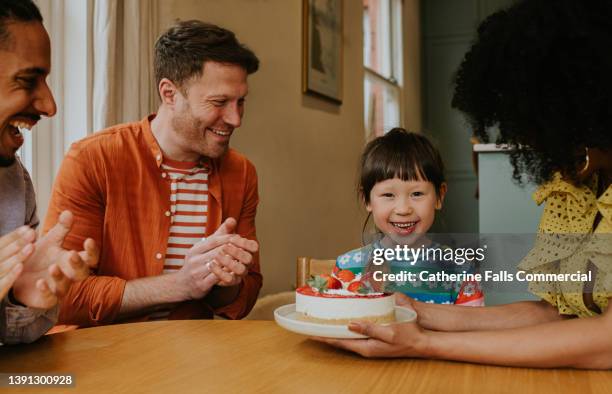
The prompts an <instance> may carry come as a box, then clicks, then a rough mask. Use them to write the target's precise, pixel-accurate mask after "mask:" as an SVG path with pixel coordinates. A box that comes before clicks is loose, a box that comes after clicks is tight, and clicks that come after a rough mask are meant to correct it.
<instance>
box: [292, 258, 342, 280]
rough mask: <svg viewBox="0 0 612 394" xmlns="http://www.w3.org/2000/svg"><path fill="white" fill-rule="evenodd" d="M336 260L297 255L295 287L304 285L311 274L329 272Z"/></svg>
mask: <svg viewBox="0 0 612 394" xmlns="http://www.w3.org/2000/svg"><path fill="white" fill-rule="evenodd" d="M334 265H336V260H320V259H313V258H311V257H298V258H297V269H296V279H295V284H296V286H297V287H302V286H304V285H306V281H307V280H308V279H309V278H310V277H311V276H313V275H321V274H331V272H332V270H333V269H334Z"/></svg>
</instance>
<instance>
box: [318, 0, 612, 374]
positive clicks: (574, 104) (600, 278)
mask: <svg viewBox="0 0 612 394" xmlns="http://www.w3.org/2000/svg"><path fill="white" fill-rule="evenodd" d="M611 48H612V0H519V1H517V2H516V3H515V4H514V5H513V6H511V7H510V8H508V9H506V10H502V11H499V12H497V13H495V14H493V15H491V16H490V17H489V18H487V19H486V20H485V21H484V22H483V23H482V24H481V25H480V27H479V28H478V36H477V38H476V41H475V42H474V43H473V45H472V47H471V48H470V50H469V51H468V53H467V54H466V55H465V58H464V60H463V62H462V63H461V65H460V67H459V70H458V71H457V74H456V77H455V94H454V97H453V102H452V105H453V107H454V108H457V109H459V110H460V111H462V112H463V113H464V114H465V115H466V117H467V120H468V122H469V123H470V124H471V126H472V127H473V130H474V134H475V135H476V136H477V137H479V138H480V139H481V140H484V141H488V140H489V132H490V131H491V129H494V128H496V129H497V130H498V131H497V138H496V142H498V143H504V144H508V145H509V146H510V148H511V149H512V150H511V152H510V153H509V154H510V160H511V163H512V165H513V167H514V174H513V177H514V179H515V180H516V181H518V182H524V181H525V176H526V178H527V179H528V180H531V181H534V182H536V183H537V184H539V185H540V188H539V189H538V190H537V191H536V193H535V194H534V199H535V200H536V202H537V203H538V204H542V203H545V204H546V207H545V209H544V213H543V216H542V219H541V221H540V226H539V233H538V237H537V243H536V247H534V249H533V250H532V251H531V252H530V253H529V255H528V256H527V257H525V259H523V261H522V262H521V263H520V265H519V268H520V269H521V270H523V271H526V272H527V273H535V274H546V275H548V274H561V275H565V274H570V273H576V272H578V271H580V272H582V273H588V275H589V276H590V279H589V280H588V281H584V282H583V281H565V282H555V281H540V282H538V281H534V282H530V290H531V291H532V292H533V293H535V294H536V295H538V296H539V297H540V298H541V300H540V301H524V302H517V303H513V304H507V305H499V306H493V307H484V308H461V307H457V306H453V305H432V304H423V303H420V302H416V301H415V300H412V299H409V298H407V297H405V296H401V295H397V297H398V298H396V299H397V302H398V304H400V305H401V304H403V305H405V306H408V307H412V308H413V309H415V310H416V312H417V314H418V321H417V322H416V323H401V324H395V325H389V326H380V325H375V324H370V323H361V322H360V323H352V324H351V325H350V326H349V328H350V329H351V330H353V331H356V332H359V333H362V334H365V335H367V336H369V337H370V338H369V339H367V340H333V339H328V340H323V341H325V342H327V343H330V344H332V345H334V346H337V347H341V348H344V349H348V350H352V351H355V352H357V353H359V354H361V355H364V356H366V357H421V358H440V359H448V360H458V361H468V362H476V363H484V364H497V365H510V366H525V367H574V368H589V369H612V335H610V333H612V301H611V300H612V186H611V182H612V50H611ZM587 236H588V239H589V240H590V242H575V241H576V239H583V238H586V237H587ZM578 237H581V238H578ZM561 275H560V276H561Z"/></svg>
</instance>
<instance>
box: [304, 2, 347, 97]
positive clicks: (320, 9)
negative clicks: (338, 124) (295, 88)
mask: <svg viewBox="0 0 612 394" xmlns="http://www.w3.org/2000/svg"><path fill="white" fill-rule="evenodd" d="M302 1H303V8H304V11H303V14H304V15H303V16H304V18H303V19H304V20H303V48H302V50H303V57H302V68H303V70H302V90H303V92H304V93H308V94H313V95H316V96H319V97H322V98H325V99H328V100H331V101H333V102H335V103H337V104H342V0H302Z"/></svg>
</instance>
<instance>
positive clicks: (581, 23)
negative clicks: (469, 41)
mask: <svg viewBox="0 0 612 394" xmlns="http://www.w3.org/2000/svg"><path fill="white" fill-rule="evenodd" d="M611 46H612V0H520V1H518V2H516V3H515V4H514V5H513V6H511V7H510V8H508V9H505V10H502V11H499V12H496V13H495V14H493V15H491V16H490V17H488V18H487V19H486V20H485V21H484V22H482V24H481V25H480V26H479V28H478V35H477V38H476V41H475V42H474V43H473V45H472V47H471V48H470V50H469V51H468V52H467V54H466V55H465V58H464V59H463V62H462V63H461V65H460V66H459V69H458V71H457V74H456V75H455V81H454V83H455V93H454V96H453V100H452V106H453V107H454V108H456V109H458V110H460V111H462V112H464V113H465V115H466V116H467V119H468V121H469V123H470V124H471V126H472V127H473V131H474V134H475V135H476V136H477V137H479V138H480V139H481V140H483V141H485V142H488V141H489V132H490V131H491V128H492V127H495V126H497V127H498V129H499V135H498V138H497V140H496V142H497V143H506V144H509V145H510V146H511V147H512V148H514V150H513V151H512V152H511V153H510V160H511V163H512V166H513V168H514V173H513V178H514V179H515V180H516V181H518V182H519V183H521V174H522V173H525V174H527V176H528V179H529V180H532V181H535V182H536V183H538V184H541V183H543V182H546V181H549V180H551V179H552V177H553V175H554V173H555V172H561V173H562V174H563V175H564V176H565V177H567V178H568V179H571V180H574V181H577V171H578V167H579V166H580V162H581V161H582V160H583V158H584V154H585V147H589V148H591V147H596V148H603V149H608V148H610V147H612V49H611Z"/></svg>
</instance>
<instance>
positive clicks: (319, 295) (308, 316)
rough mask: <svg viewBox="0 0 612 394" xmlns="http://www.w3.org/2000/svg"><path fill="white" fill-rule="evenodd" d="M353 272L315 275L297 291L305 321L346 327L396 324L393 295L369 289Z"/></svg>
mask: <svg viewBox="0 0 612 394" xmlns="http://www.w3.org/2000/svg"><path fill="white" fill-rule="evenodd" d="M360 277H361V274H358V275H355V274H353V273H352V272H351V271H349V270H340V271H338V270H337V269H335V272H334V273H333V274H332V275H319V276H315V277H314V278H312V279H311V280H309V281H308V284H307V285H306V286H303V287H300V288H298V289H297V290H296V291H295V310H296V312H297V313H298V315H299V318H300V319H301V320H304V321H310V322H314V323H322V324H338V325H345V324H348V323H349V322H350V321H355V320H366V321H371V322H374V323H391V322H394V321H395V299H394V297H393V294H390V293H380V292H376V291H374V290H372V289H371V288H369V287H368V285H367V283H366V282H364V281H362V280H361V278H360Z"/></svg>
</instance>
